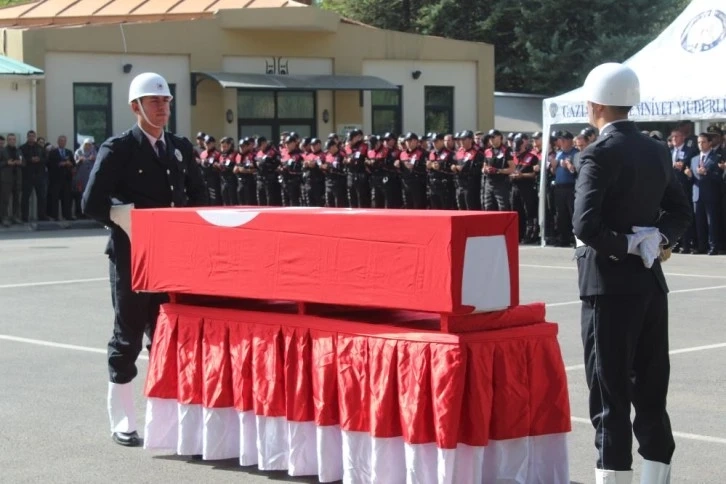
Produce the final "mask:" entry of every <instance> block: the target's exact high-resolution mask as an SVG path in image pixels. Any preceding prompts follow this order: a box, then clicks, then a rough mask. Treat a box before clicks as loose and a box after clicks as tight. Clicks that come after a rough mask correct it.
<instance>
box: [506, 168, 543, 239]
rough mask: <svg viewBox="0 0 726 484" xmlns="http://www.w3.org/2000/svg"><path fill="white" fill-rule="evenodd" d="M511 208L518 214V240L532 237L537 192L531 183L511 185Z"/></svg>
mask: <svg viewBox="0 0 726 484" xmlns="http://www.w3.org/2000/svg"><path fill="white" fill-rule="evenodd" d="M511 206H512V210H514V211H516V212H517V213H518V214H519V239H520V240H522V239H527V238H529V237H532V236H533V235H534V234H533V231H534V226H533V225H534V224H536V222H537V191H536V190H535V189H534V183H533V182H519V183H512V204H511Z"/></svg>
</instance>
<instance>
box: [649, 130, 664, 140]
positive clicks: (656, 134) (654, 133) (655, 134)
mask: <svg viewBox="0 0 726 484" xmlns="http://www.w3.org/2000/svg"><path fill="white" fill-rule="evenodd" d="M648 136H650V137H651V138H653V139H656V140H658V141H663V133H661V132H660V131H658V130H654V131H651V132H650V133H649V134H648Z"/></svg>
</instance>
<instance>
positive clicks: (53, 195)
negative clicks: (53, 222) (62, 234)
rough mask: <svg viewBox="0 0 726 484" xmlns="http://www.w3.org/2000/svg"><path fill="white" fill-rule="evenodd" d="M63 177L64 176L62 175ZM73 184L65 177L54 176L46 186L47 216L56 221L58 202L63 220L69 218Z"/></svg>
mask: <svg viewBox="0 0 726 484" xmlns="http://www.w3.org/2000/svg"><path fill="white" fill-rule="evenodd" d="M64 175H65V174H64ZM72 189H73V182H72V180H71V179H70V178H66V177H65V176H54V177H53V178H51V179H50V184H49V186H48V216H49V217H53V218H54V219H58V202H60V206H61V212H62V215H63V218H64V219H66V220H70V218H71V191H72Z"/></svg>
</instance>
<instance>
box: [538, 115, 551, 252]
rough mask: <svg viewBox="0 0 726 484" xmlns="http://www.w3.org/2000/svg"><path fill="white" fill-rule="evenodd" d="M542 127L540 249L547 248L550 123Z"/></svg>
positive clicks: (539, 215)
mask: <svg viewBox="0 0 726 484" xmlns="http://www.w3.org/2000/svg"><path fill="white" fill-rule="evenodd" d="M542 104H543V108H544V110H543V112H545V113H547V112H549V106H548V105H547V102H546V101H542ZM543 124H544V126H543V127H542V129H543V131H542V161H541V162H540V170H539V207H538V214H537V216H538V217H539V236H540V247H546V246H547V242H546V240H547V235H549V234H547V233H546V232H545V230H546V227H545V225H546V224H545V219H546V218H547V217H546V213H547V170H549V157H548V154H549V149H550V127H551V125H550V123H549V122H548V121H545V122H544V123H543Z"/></svg>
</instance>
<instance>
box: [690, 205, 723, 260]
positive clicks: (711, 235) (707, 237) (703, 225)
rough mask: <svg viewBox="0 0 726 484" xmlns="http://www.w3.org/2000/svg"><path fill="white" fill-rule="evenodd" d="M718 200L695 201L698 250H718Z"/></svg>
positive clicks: (719, 215)
mask: <svg viewBox="0 0 726 484" xmlns="http://www.w3.org/2000/svg"><path fill="white" fill-rule="evenodd" d="M720 205H721V204H720V200H708V201H707V200H703V199H700V200H699V201H697V202H696V203H695V204H694V206H695V217H694V222H695V224H696V235H697V239H698V250H699V251H705V250H706V249H708V250H714V251H715V250H718V235H719V232H718V230H719V229H718V225H719V222H720V220H719V219H720V217H721V214H720V213H719V212H720V210H719V209H720V208H721V206H720Z"/></svg>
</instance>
